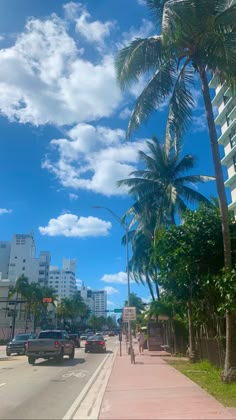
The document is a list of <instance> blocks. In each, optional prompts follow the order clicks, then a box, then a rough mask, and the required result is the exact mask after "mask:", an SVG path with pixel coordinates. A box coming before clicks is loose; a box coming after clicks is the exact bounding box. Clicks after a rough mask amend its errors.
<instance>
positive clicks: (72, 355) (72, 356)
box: [69, 349, 75, 359]
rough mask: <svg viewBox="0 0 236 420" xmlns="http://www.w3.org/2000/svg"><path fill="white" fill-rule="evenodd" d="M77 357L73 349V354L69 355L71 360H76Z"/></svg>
mask: <svg viewBox="0 0 236 420" xmlns="http://www.w3.org/2000/svg"><path fill="white" fill-rule="evenodd" d="M74 357H75V349H73V351H72V353H71V354H70V355H69V358H70V359H74Z"/></svg>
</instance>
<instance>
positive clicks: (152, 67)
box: [116, 0, 236, 381]
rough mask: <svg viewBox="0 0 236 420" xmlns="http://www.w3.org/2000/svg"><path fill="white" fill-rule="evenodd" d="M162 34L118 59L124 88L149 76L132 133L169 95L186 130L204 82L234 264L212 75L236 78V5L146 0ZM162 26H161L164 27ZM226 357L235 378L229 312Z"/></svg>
mask: <svg viewBox="0 0 236 420" xmlns="http://www.w3.org/2000/svg"><path fill="white" fill-rule="evenodd" d="M147 5H148V6H149V7H150V10H151V11H152V13H153V15H154V17H155V19H156V22H157V30H158V34H157V35H155V36H152V37H149V38H145V39H136V40H134V41H133V42H132V43H131V44H130V45H129V46H128V47H125V48H123V49H122V50H121V51H120V53H119V54H118V56H117V59H116V69H117V77H118V82H119V84H120V86H121V88H122V89H124V88H126V87H127V86H129V85H130V83H132V82H137V81H138V80H140V78H141V77H142V76H143V75H146V76H147V77H148V82H147V84H146V86H145V87H144V89H143V91H142V93H141V94H140V96H139V97H138V99H137V101H136V104H135V108H134V110H133V112H132V114H131V118H130V122H129V126H128V132H127V135H128V137H129V136H130V134H131V132H132V131H134V130H135V129H138V128H139V126H140V124H141V123H143V122H145V121H146V120H147V119H148V118H149V117H150V115H151V114H152V113H153V112H154V111H155V110H156V109H157V108H158V107H160V106H161V105H163V103H165V101H166V100H168V101H169V114H168V123H169V124H168V131H169V132H170V133H171V132H172V133H173V132H174V133H182V134H183V133H184V132H185V131H186V129H187V127H188V123H189V121H191V117H192V109H193V107H194V106H195V101H194V97H193V87H194V84H195V78H196V76H198V78H199V79H198V80H199V82H200V86H201V92H202V95H203V101H204V106H205V112H206V119H207V124H208V132H209V137H210V144H211V150H212V157H213V162H214V169H215V176H216V186H217V192H218V196H219V203H220V213H221V223H222V233H223V243H224V265H225V269H226V271H227V272H230V270H231V269H232V260H231V242H230V231H229V218H228V206H227V199H226V193H225V189H224V178H223V172H222V166H221V160H220V153H219V148H218V143H217V132H216V127H215V123H214V114H213V108H212V104H211V96H210V89H209V86H208V75H209V74H212V71H213V72H215V74H216V75H217V77H218V80H219V82H220V81H221V82H223V81H225V80H226V82H228V83H229V85H231V86H232V87H233V88H234V86H235V80H236V72H235V68H236V48H235V43H236V26H235V20H236V5H235V4H234V3H233V2H229V1H228V0H211V1H206V0H181V1H179V0H169V1H167V0H147ZM159 28H161V31H159ZM226 323H227V328H226V330H227V336H226V357H225V367H224V375H223V379H224V380H225V381H230V380H236V361H235V359H234V357H233V355H234V354H236V339H235V337H236V327H235V319H234V316H233V314H231V313H229V312H227V314H226Z"/></svg>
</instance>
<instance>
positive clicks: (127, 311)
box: [122, 306, 136, 322]
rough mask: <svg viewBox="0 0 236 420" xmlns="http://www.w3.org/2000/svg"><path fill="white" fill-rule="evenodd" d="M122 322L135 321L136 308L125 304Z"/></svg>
mask: <svg viewBox="0 0 236 420" xmlns="http://www.w3.org/2000/svg"><path fill="white" fill-rule="evenodd" d="M122 320H123V322H129V321H135V320H136V308H135V307H134V306H126V307H125V308H123V316H122Z"/></svg>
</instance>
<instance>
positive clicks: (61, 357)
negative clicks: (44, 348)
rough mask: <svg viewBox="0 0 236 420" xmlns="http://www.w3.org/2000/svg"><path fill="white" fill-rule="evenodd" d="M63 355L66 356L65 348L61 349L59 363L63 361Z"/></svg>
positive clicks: (58, 357)
mask: <svg viewBox="0 0 236 420" xmlns="http://www.w3.org/2000/svg"><path fill="white" fill-rule="evenodd" d="M63 357H64V350H63V349H61V352H60V354H59V356H57V359H56V360H57V361H58V362H59V363H61V362H62V361H63Z"/></svg>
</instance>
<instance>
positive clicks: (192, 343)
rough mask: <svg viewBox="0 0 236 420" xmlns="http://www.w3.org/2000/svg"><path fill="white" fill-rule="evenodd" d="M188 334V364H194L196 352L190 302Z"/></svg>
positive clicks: (190, 304) (189, 302)
mask: <svg viewBox="0 0 236 420" xmlns="http://www.w3.org/2000/svg"><path fill="white" fill-rule="evenodd" d="M188 332H189V359H190V362H192V363H194V362H195V361H196V351H195V337H194V329H193V308H192V301H191V299H189V301H188Z"/></svg>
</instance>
